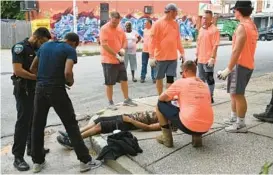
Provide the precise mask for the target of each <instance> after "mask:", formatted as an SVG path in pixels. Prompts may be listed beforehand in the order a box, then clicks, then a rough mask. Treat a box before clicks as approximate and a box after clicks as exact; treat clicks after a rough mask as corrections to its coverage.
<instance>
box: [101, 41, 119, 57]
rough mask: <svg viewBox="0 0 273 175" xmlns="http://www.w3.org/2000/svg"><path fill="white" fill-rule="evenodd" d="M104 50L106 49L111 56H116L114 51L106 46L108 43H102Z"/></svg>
mask: <svg viewBox="0 0 273 175" xmlns="http://www.w3.org/2000/svg"><path fill="white" fill-rule="evenodd" d="M101 46H102V47H103V49H104V50H106V51H107V52H108V53H110V54H111V55H113V56H116V53H115V52H114V51H113V49H112V48H111V47H109V46H108V44H102V45H101Z"/></svg>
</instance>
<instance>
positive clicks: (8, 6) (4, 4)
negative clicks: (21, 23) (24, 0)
mask: <svg viewBox="0 0 273 175" xmlns="http://www.w3.org/2000/svg"><path fill="white" fill-rule="evenodd" d="M1 19H18V20H23V19H25V13H24V12H21V11H20V1H5V0H4V1H2V0H1Z"/></svg>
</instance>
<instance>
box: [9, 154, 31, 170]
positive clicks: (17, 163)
mask: <svg viewBox="0 0 273 175" xmlns="http://www.w3.org/2000/svg"><path fill="white" fill-rule="evenodd" d="M13 166H14V167H15V168H16V169H17V170H18V171H27V170H29V165H28V164H27V162H26V161H25V160H24V158H18V157H16V158H15V160H14V162H13Z"/></svg>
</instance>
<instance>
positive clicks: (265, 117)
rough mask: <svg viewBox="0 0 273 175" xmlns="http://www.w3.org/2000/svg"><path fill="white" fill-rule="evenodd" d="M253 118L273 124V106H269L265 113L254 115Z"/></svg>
mask: <svg viewBox="0 0 273 175" xmlns="http://www.w3.org/2000/svg"><path fill="white" fill-rule="evenodd" d="M253 116H254V117H255V118H257V119H259V120H262V121H265V122H273V105H271V104H269V105H267V106H266V109H265V112H263V113H260V114H253Z"/></svg>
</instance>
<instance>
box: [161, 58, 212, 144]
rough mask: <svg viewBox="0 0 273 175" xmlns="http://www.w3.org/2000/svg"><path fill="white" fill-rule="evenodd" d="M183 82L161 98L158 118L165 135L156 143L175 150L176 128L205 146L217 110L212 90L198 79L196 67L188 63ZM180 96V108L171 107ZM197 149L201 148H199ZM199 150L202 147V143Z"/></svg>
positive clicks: (173, 86)
mask: <svg viewBox="0 0 273 175" xmlns="http://www.w3.org/2000/svg"><path fill="white" fill-rule="evenodd" d="M182 70H183V78H182V79H179V80H176V81H175V82H174V83H173V84H172V85H171V86H170V87H169V88H168V89H167V90H166V91H165V92H163V93H162V94H161V95H160V97H159V101H158V104H157V108H156V114H157V117H158V120H159V123H160V126H161V130H162V133H163V134H162V135H160V136H158V137H157V138H156V139H157V141H158V142H159V143H161V144H164V145H165V146H167V147H172V146H173V139H172V131H171V129H170V126H169V124H168V120H169V121H170V122H171V123H172V125H174V126H176V127H177V128H179V129H180V130H181V131H183V132H185V133H186V134H190V135H193V138H198V141H197V144H198V142H201V135H202V134H204V133H206V132H208V130H209V129H210V127H211V126H212V124H213V110H212V106H211V102H210V100H211V99H210V91H209V88H208V86H207V85H206V84H205V83H204V82H203V81H202V80H200V79H199V78H196V64H195V63H194V62H193V61H191V60H188V61H186V62H185V63H184V64H183V69H182ZM175 96H178V106H179V108H178V107H176V106H174V105H172V104H171V101H172V100H173V99H174V97H175ZM196 146H197V145H196ZM198 146H201V145H200V143H199V145H198Z"/></svg>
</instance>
